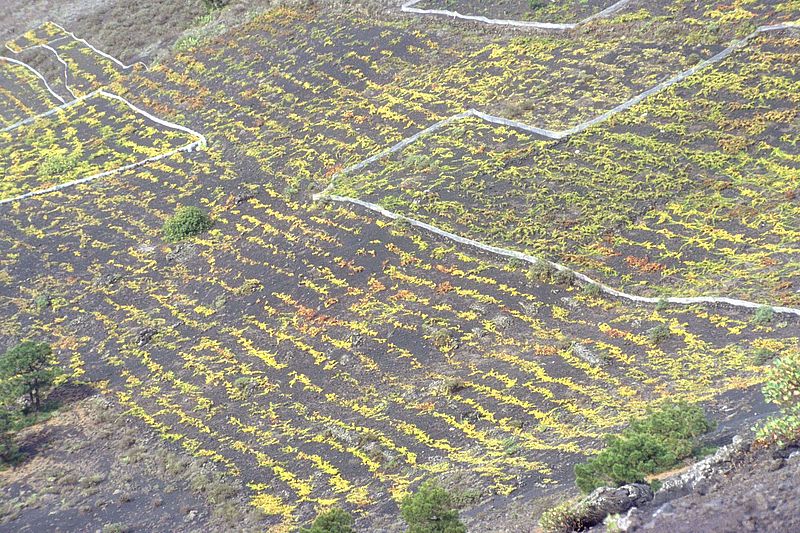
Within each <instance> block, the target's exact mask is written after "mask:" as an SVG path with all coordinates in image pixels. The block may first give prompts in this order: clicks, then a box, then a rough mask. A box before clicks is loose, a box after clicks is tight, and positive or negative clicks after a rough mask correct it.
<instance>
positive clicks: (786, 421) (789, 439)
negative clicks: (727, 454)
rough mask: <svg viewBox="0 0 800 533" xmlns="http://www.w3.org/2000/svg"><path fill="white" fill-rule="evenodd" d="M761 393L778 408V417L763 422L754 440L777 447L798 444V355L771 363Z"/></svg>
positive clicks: (799, 354)
mask: <svg viewBox="0 0 800 533" xmlns="http://www.w3.org/2000/svg"><path fill="white" fill-rule="evenodd" d="M762 392H763V393H764V399H765V400H767V401H768V402H770V403H774V404H776V405H779V406H780V408H781V416H779V417H770V418H769V419H767V421H766V422H765V423H764V424H763V425H762V426H761V427H760V428H759V430H758V432H757V434H756V438H757V439H758V440H759V441H761V442H762V443H766V444H777V445H778V446H786V445H787V444H791V443H794V442H797V441H798V440H800V352H798V351H795V352H790V353H788V354H785V355H783V356H781V357H780V358H778V359H777V360H776V361H775V362H774V363H773V365H772V367H770V369H769V370H768V373H767V381H766V383H765V384H764V387H763V388H762Z"/></svg>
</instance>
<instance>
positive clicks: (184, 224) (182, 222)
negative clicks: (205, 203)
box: [163, 206, 214, 242]
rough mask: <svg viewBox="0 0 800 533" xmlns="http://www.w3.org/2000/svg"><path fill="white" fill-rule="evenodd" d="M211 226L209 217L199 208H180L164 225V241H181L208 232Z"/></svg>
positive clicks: (211, 222)
mask: <svg viewBox="0 0 800 533" xmlns="http://www.w3.org/2000/svg"><path fill="white" fill-rule="evenodd" d="M213 224H214V223H213V221H212V220H211V217H209V216H208V215H207V214H206V213H204V212H203V211H202V210H201V209H200V208H198V207H193V206H187V207H180V208H178V209H177V210H176V211H175V214H174V215H172V217H170V218H169V220H167V221H166V222H165V223H164V227H163V232H164V239H165V240H166V241H168V242H178V241H182V240H183V239H185V238H187V237H191V236H193V235H198V234H200V233H203V232H204V231H208V229H209V228H211V226H212V225H213Z"/></svg>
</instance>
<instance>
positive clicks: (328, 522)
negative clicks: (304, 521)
mask: <svg viewBox="0 0 800 533" xmlns="http://www.w3.org/2000/svg"><path fill="white" fill-rule="evenodd" d="M354 522H355V520H353V517H352V516H350V515H349V514H348V513H347V512H346V511H344V510H342V509H338V508H333V509H331V510H329V511H326V512H324V513H321V514H320V515H319V516H317V518H316V520H314V523H313V524H311V527H307V528H301V529H300V533H355V530H354V529H353V523H354Z"/></svg>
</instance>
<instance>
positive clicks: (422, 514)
mask: <svg viewBox="0 0 800 533" xmlns="http://www.w3.org/2000/svg"><path fill="white" fill-rule="evenodd" d="M400 515H401V516H402V517H403V520H405V521H406V524H408V533H466V531H467V528H466V527H464V524H462V523H461V521H460V520H459V519H458V511H457V510H456V509H455V506H454V505H453V501H452V499H451V498H450V494H449V493H448V492H447V491H446V490H444V489H443V488H442V487H440V486H439V485H437V484H436V483H433V482H430V481H428V482H425V483H423V484H422V485H421V486H420V487H419V489H418V490H417V492H415V493H414V494H410V495H408V496H406V497H405V498H404V499H403V501H402V502H401V503H400Z"/></svg>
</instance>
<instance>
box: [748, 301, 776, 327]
mask: <svg viewBox="0 0 800 533" xmlns="http://www.w3.org/2000/svg"><path fill="white" fill-rule="evenodd" d="M774 315H775V311H774V310H773V309H772V308H771V307H770V306H768V305H762V306H761V307H759V308H758V309H756V312H755V314H753V324H755V325H757V326H765V325H767V324H769V323H770V322H772V317H773V316H774Z"/></svg>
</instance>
